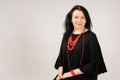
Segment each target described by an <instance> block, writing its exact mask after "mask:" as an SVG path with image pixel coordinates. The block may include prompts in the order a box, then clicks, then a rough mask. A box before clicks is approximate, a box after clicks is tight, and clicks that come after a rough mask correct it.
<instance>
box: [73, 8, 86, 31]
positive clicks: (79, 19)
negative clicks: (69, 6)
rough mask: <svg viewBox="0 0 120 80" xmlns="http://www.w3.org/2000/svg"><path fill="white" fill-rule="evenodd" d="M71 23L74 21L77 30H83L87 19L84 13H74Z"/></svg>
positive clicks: (77, 11) (76, 11)
mask: <svg viewBox="0 0 120 80" xmlns="http://www.w3.org/2000/svg"><path fill="white" fill-rule="evenodd" d="M71 21H72V24H73V26H74V28H76V29H81V28H83V27H85V24H86V18H85V16H84V14H83V12H82V11H80V10H74V11H73V13H72V20H71Z"/></svg>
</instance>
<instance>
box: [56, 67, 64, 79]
mask: <svg viewBox="0 0 120 80" xmlns="http://www.w3.org/2000/svg"><path fill="white" fill-rule="evenodd" d="M62 74H63V67H62V66H60V67H59V68H58V76H57V78H56V80H60V79H61V77H62Z"/></svg>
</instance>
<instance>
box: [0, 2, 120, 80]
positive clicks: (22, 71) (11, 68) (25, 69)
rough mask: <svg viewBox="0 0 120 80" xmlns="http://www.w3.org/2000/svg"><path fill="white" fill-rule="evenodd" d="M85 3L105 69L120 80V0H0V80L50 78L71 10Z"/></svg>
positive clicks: (106, 79) (105, 78) (102, 79)
mask: <svg viewBox="0 0 120 80" xmlns="http://www.w3.org/2000/svg"><path fill="white" fill-rule="evenodd" d="M76 4H80V5H83V6H85V7H86V8H87V9H88V11H89V13H90V16H91V19H92V22H93V29H92V30H93V31H94V32H95V33H96V34H97V37H98V39H99V42H100V45H101V48H102V52H103V57H104V60H105V63H106V66H107V70H108V72H107V73H105V74H102V75H100V76H99V80H119V79H120V78H119V72H120V62H119V61H120V58H119V57H120V51H119V49H120V47H119V45H120V37H119V34H120V22H119V21H120V9H119V8H120V0H0V80H52V79H53V77H55V75H56V74H57V71H56V70H55V69H54V64H55V61H56V58H57V56H58V53H59V48H60V44H61V38H62V35H63V32H64V29H63V22H64V19H65V16H66V14H67V13H68V12H69V11H70V9H71V8H72V7H73V6H74V5H76Z"/></svg>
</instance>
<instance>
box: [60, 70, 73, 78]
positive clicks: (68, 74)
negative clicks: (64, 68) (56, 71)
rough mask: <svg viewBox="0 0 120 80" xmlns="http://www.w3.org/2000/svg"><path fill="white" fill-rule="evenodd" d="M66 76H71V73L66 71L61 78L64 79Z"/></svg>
mask: <svg viewBox="0 0 120 80" xmlns="http://www.w3.org/2000/svg"><path fill="white" fill-rule="evenodd" d="M68 77H72V74H71V73H70V72H66V73H64V74H63V75H62V77H61V79H65V78H68Z"/></svg>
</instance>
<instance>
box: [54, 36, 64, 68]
mask: <svg viewBox="0 0 120 80" xmlns="http://www.w3.org/2000/svg"><path fill="white" fill-rule="evenodd" d="M63 43H64V36H63V39H62V42H61V46H60V51H59V55H58V57H57V60H56V62H55V65H54V67H55V69H58V67H60V66H63V65H64V55H63V53H64V52H63V49H62V48H63Z"/></svg>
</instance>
